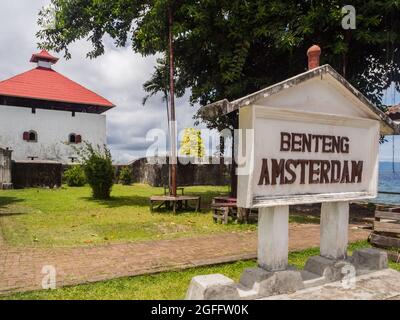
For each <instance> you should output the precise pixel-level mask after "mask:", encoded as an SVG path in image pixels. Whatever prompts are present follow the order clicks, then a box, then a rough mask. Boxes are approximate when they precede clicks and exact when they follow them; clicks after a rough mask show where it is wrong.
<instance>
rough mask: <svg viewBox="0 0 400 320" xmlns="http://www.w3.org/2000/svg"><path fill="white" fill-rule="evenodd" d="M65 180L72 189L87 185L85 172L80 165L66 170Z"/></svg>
mask: <svg viewBox="0 0 400 320" xmlns="http://www.w3.org/2000/svg"><path fill="white" fill-rule="evenodd" d="M64 179H65V182H66V183H67V185H68V186H70V187H82V186H84V185H85V183H86V177H85V172H84V171H83V169H82V167H81V166H80V165H73V166H71V167H70V168H68V169H67V170H65V172H64Z"/></svg>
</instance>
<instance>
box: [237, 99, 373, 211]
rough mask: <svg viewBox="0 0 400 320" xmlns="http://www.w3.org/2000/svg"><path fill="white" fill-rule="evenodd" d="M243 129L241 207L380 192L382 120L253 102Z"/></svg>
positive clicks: (241, 117) (243, 116) (244, 113)
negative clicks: (378, 188)
mask: <svg viewBox="0 0 400 320" xmlns="http://www.w3.org/2000/svg"><path fill="white" fill-rule="evenodd" d="M239 128H240V129H244V130H242V132H241V134H240V137H239V151H238V152H239V156H238V162H239V164H238V165H239V167H238V179H239V180H238V205H239V206H240V207H245V208H259V207H270V206H277V205H291V204H301V203H314V202H326V201H347V200H355V199H367V198H373V197H376V194H377V177H378V147H379V121H376V120H370V119H362V118H352V117H349V116H340V115H329V114H322V113H314V112H304V111H294V110H289V109H284V108H270V107H267V108H266V107H265V106H257V105H250V106H247V107H243V108H241V109H240V113H239Z"/></svg>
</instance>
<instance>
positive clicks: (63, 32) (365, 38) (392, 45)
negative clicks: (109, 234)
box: [38, 0, 400, 128]
mask: <svg viewBox="0 0 400 320" xmlns="http://www.w3.org/2000/svg"><path fill="white" fill-rule="evenodd" d="M346 4H347V3H346V2H345V1H340V0H324V1H322V0H319V1H318V0H316V1H310V0H308V1H304V0H286V1H281V0H270V1H265V0H252V1H249V0H229V1H228V0H204V1H189V0H180V1H177V0H176V1H173V0H152V1H151V0H52V5H51V7H47V8H45V9H43V10H42V11H41V12H40V15H39V25H40V26H41V31H39V33H38V37H39V38H40V39H41V43H40V44H41V46H43V47H46V48H49V49H54V50H56V51H64V52H65V54H66V56H67V57H68V56H69V52H68V46H69V45H70V44H71V43H73V42H74V41H76V40H78V39H88V40H89V41H91V43H92V45H93V50H92V51H90V52H89V53H88V56H89V57H91V58H93V57H96V56H98V55H100V54H103V53H104V41H105V39H107V38H111V39H113V41H114V42H115V45H116V46H126V45H131V46H132V49H133V50H134V51H135V52H139V53H141V54H143V55H152V54H156V53H163V54H165V53H166V52H167V47H168V46H167V18H166V15H167V8H168V7H172V8H173V12H174V21H175V22H174V26H173V34H174V38H175V44H174V45H175V59H176V61H175V63H176V70H177V82H179V83H180V86H182V87H183V88H189V89H190V90H191V103H192V104H195V103H199V104H200V105H205V104H208V103H210V102H214V101H217V100H220V99H223V98H227V99H228V100H233V99H236V98H239V97H241V96H243V95H245V94H248V93H251V92H254V91H256V90H259V89H261V88H263V87H265V86H268V85H271V84H273V83H276V82H278V81H281V80H284V79H286V78H288V77H291V76H293V75H295V74H298V73H301V72H303V71H305V70H306V65H307V62H306V55H305V53H306V51H307V49H308V47H310V45H312V44H314V43H317V44H319V45H320V46H321V48H322V57H321V60H322V61H321V62H322V63H329V64H330V65H332V66H333V67H334V68H335V69H336V70H338V71H339V72H340V73H342V74H344V75H345V77H346V78H347V79H348V80H349V81H350V82H351V83H352V84H353V85H355V86H356V87H357V88H358V89H360V90H361V91H362V92H363V93H364V94H365V95H366V96H367V97H368V98H370V99H371V100H372V101H373V102H374V103H376V104H378V105H381V102H382V97H383V92H384V90H385V89H387V88H388V87H389V86H390V84H391V82H394V83H395V85H396V87H397V89H400V52H399V48H400V36H399V35H400V2H399V1H398V0H376V1H364V0H354V1H352V5H353V6H354V7H355V9H356V11H357V24H356V29H355V30H344V29H343V28H342V25H341V21H342V17H343V14H342V11H341V10H342V7H343V6H344V5H346ZM105 36H107V37H105ZM164 69H165V63H164V64H160V65H158V66H157V68H156V70H155V74H154V75H153V78H154V79H153V80H155V81H151V82H153V84H154V83H157V86H152V85H149V83H148V85H147V87H148V88H149V90H150V91H148V92H150V93H153V92H155V90H159V91H161V92H166V91H167V90H166V89H167V88H166V86H165V85H163V84H162V83H159V79H160V77H159V75H161V79H163V78H164V75H165V70H164ZM159 84H161V87H160V86H159ZM229 121H230V122H229ZM232 121H233V120H229V119H227V118H224V119H219V120H215V121H211V122H209V123H208V125H209V126H210V127H217V128H223V127H226V126H227V124H228V125H231V126H232V125H233V122H232Z"/></svg>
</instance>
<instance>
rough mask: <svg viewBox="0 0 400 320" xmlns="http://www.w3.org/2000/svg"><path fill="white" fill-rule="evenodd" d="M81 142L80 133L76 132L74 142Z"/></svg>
mask: <svg viewBox="0 0 400 320" xmlns="http://www.w3.org/2000/svg"><path fill="white" fill-rule="evenodd" d="M81 142H82V136H81V135H80V134H77V135H76V137H75V143H81Z"/></svg>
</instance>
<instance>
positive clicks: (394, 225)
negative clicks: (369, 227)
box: [370, 206, 400, 262]
mask: <svg viewBox="0 0 400 320" xmlns="http://www.w3.org/2000/svg"><path fill="white" fill-rule="evenodd" d="M370 242H371V243H372V244H373V245H376V246H378V247H381V248H386V249H389V252H388V255H389V257H391V258H392V259H394V260H396V261H397V262H399V260H400V259H399V258H400V254H399V251H400V207H387V206H377V208H376V210H375V221H374V230H373V232H372V233H371V235H370ZM393 249H395V250H397V253H394V252H393ZM393 255H395V256H393Z"/></svg>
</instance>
